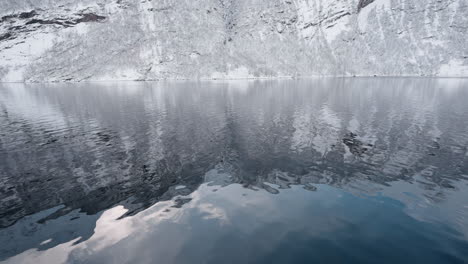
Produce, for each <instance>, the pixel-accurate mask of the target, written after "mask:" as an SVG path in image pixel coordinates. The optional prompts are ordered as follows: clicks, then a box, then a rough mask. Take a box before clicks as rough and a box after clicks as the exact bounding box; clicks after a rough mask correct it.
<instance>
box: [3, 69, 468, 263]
mask: <svg viewBox="0 0 468 264" xmlns="http://www.w3.org/2000/svg"><path fill="white" fill-rule="evenodd" d="M467 148H468V80H462V79H409V78H407V79H392V78H387V79H377V78H372V79H318V80H303V81H232V82H171V83H165V82H160V83H157V82H156V83H92V84H35V85H23V84H3V85H0V262H2V263H47V264H50V263H132V264H135V263H190V264H192V263H468V149H467Z"/></svg>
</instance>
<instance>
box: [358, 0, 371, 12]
mask: <svg viewBox="0 0 468 264" xmlns="http://www.w3.org/2000/svg"><path fill="white" fill-rule="evenodd" d="M374 1H375V0H359V4H358V12H359V11H361V9H363V8H364V7H366V6H368V5H370V4H371V3H372V2H374Z"/></svg>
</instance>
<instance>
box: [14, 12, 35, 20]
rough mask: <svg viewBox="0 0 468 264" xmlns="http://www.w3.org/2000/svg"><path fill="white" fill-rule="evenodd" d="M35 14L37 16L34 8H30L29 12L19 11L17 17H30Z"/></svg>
mask: <svg viewBox="0 0 468 264" xmlns="http://www.w3.org/2000/svg"><path fill="white" fill-rule="evenodd" d="M35 16H37V13H36V11H35V10H31V11H29V12H23V13H20V14H19V15H18V17H19V18H21V19H26V18H32V17H35Z"/></svg>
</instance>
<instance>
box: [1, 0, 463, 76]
mask: <svg viewBox="0 0 468 264" xmlns="http://www.w3.org/2000/svg"><path fill="white" fill-rule="evenodd" d="M467 40H468V1H467V0H443V1H441V0H198V1H193V0H172V1H170V0H137V1H135V0H112V1H110V0H109V1H106V0H94V1H91V0H80V1H76V0H41V1H33V0H3V1H1V2H0V80H1V81H67V80H69V81H83V80H154V79H185V78H190V79H196V78H253V77H286V76H287V77H289V76H291V77H299V76H316V75H379V76H381V75H416V76H428V75H430V76H468V43H467Z"/></svg>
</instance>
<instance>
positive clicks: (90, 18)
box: [26, 13, 106, 27]
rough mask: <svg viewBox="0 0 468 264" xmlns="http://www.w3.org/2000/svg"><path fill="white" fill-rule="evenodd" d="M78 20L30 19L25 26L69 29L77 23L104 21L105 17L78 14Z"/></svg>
mask: <svg viewBox="0 0 468 264" xmlns="http://www.w3.org/2000/svg"><path fill="white" fill-rule="evenodd" d="M80 16H81V17H80V18H77V19H69V20H67V19H64V18H55V19H49V20H46V19H37V18H35V19H31V20H29V21H28V22H26V25H31V24H40V25H60V26H63V27H71V26H74V25H77V24H79V23H86V22H99V21H101V20H104V19H106V17H105V16H99V15H96V14H93V13H86V14H80Z"/></svg>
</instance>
